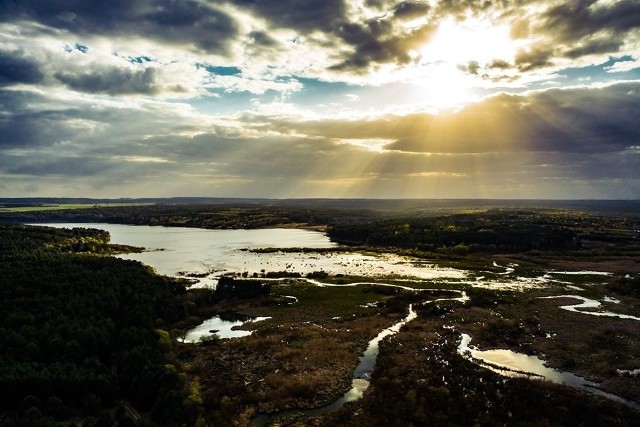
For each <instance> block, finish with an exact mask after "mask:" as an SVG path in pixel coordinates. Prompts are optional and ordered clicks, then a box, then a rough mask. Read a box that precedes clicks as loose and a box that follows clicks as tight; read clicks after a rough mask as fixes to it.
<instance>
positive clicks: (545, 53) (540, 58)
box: [515, 44, 554, 71]
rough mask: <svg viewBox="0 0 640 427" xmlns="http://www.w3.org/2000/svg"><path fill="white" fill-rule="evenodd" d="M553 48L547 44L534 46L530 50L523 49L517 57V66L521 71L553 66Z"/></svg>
mask: <svg viewBox="0 0 640 427" xmlns="http://www.w3.org/2000/svg"><path fill="white" fill-rule="evenodd" d="M553 57H554V52H553V48H552V47H550V46H548V45H546V44H538V45H534V46H532V47H531V48H529V49H521V50H520V51H519V52H518V53H517V54H516V57H515V65H516V67H517V68H518V70H520V71H531V70H535V69H537V68H542V67H546V66H549V65H552V64H553V62H552V61H551V60H552V59H553Z"/></svg>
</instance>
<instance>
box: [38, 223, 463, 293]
mask: <svg viewBox="0 0 640 427" xmlns="http://www.w3.org/2000/svg"><path fill="white" fill-rule="evenodd" d="M43 225H47V226H54V227H67V228H73V227H85V228H99V229H102V230H106V231H108V232H109V234H110V235H111V242H112V243H117V244H126V245H132V246H139V247H144V248H146V249H147V251H146V252H142V253H132V254H123V255H118V256H119V257H120V258H123V259H131V260H136V261H140V262H142V263H144V264H147V265H149V266H151V267H153V268H155V269H156V271H157V272H158V273H160V274H164V275H168V276H177V277H185V278H190V279H193V280H197V281H198V284H197V285H199V286H215V284H216V283H217V279H218V277H220V276H221V275H222V274H225V273H243V272H247V273H248V274H249V275H252V274H253V273H257V274H260V273H261V272H263V271H266V272H269V271H272V272H279V271H287V272H290V273H294V272H295V273H299V274H301V275H306V274H308V273H312V272H317V271H324V272H326V273H329V274H331V275H336V274H343V275H351V276H364V277H376V276H383V275H390V274H393V275H397V276H407V277H414V278H419V279H456V280H461V279H465V278H466V276H467V273H466V272H464V271H462V270H457V269H453V268H444V267H438V266H435V265H433V264H428V263H411V262H407V260H406V259H405V258H402V257H399V256H396V255H384V256H383V255H380V256H373V255H364V254H359V253H330V252H329V253H322V252H315V253H305V252H286V253H285V252H270V253H254V252H251V251H247V250H243V249H260V248H312V249H318V248H333V247H336V246H337V245H336V244H335V243H333V242H331V241H330V240H329V238H328V237H327V236H326V235H325V234H323V233H319V232H316V231H308V230H296V229H284V228H275V229H258V230H206V229H200V228H186V227H184V228H182V227H151V226H142V225H122V224H84V223H71V224H43ZM186 273H189V274H186ZM193 274H196V275H198V277H193ZM199 276H204V277H199Z"/></svg>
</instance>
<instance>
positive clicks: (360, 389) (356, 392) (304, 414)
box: [249, 280, 469, 427]
mask: <svg viewBox="0 0 640 427" xmlns="http://www.w3.org/2000/svg"><path fill="white" fill-rule="evenodd" d="M307 281H308V282H309V283H312V284H316V285H317V286H356V285H358V284H362V283H350V284H348V285H330V284H325V283H321V282H317V281H315V280H307ZM376 285H382V286H389V287H396V288H400V289H404V290H411V291H414V292H428V291H431V292H434V291H435V292H441V291H447V292H457V293H458V294H459V295H460V296H458V297H452V298H437V299H434V300H430V301H424V302H422V303H420V304H421V305H426V304H431V303H434V302H438V301H460V302H462V303H464V302H466V301H468V300H469V297H468V296H467V294H466V292H464V291H457V290H454V291H451V290H448V289H413V288H409V287H406V286H402V285H393V284H389V283H383V284H380V283H376ZM417 317H418V313H416V311H415V310H414V309H413V304H410V305H409V314H407V316H406V317H404V318H403V319H402V320H400V321H398V322H396V323H394V324H393V325H391V326H390V327H388V328H386V329H384V330H382V331H381V332H380V333H379V334H378V335H377V336H376V337H375V338H373V339H372V340H371V341H369V345H368V346H367V349H366V350H365V351H364V353H362V356H360V361H359V363H358V365H357V366H356V369H355V370H354V372H353V379H352V381H351V388H350V389H349V390H348V391H347V392H346V393H344V394H343V395H342V396H341V397H340V398H338V399H336V400H334V401H333V402H331V403H329V404H327V405H325V406H321V407H319V408H314V409H291V410H287V411H280V412H275V413H273V414H259V415H257V416H256V417H254V418H253V419H252V420H251V422H250V423H249V426H250V427H264V426H267V425H268V424H269V423H270V422H272V421H274V420H277V419H279V418H282V417H285V416H289V415H294V416H296V417H298V418H309V417H313V416H316V415H324V414H328V413H330V412H333V411H335V410H337V409H340V408H341V407H342V406H344V404H346V403H348V402H353V401H355V400H358V399H360V398H361V397H362V396H363V395H364V392H365V391H366V390H367V389H368V388H369V380H370V378H371V374H372V373H373V370H374V368H375V365H376V360H377V358H378V353H379V352H380V342H382V340H383V339H385V338H387V337H389V336H392V335H395V334H397V333H398V332H399V331H400V329H401V328H402V327H403V326H404V325H406V324H407V323H409V322H411V321H412V320H414V319H416V318H417Z"/></svg>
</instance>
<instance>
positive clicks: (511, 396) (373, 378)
mask: <svg viewBox="0 0 640 427" xmlns="http://www.w3.org/2000/svg"><path fill="white" fill-rule="evenodd" d="M118 209H121V208H118ZM131 209H134V208H131ZM135 209H142V210H144V209H151V208H148V207H136V208H135ZM233 209H234V210H235V211H234V212H237V210H238V209H239V208H238V207H234V208H233ZM251 209H253V208H251ZM201 210H204V208H201ZM102 212H103V215H102V217H103V218H104V212H105V211H104V210H103V211H102ZM154 212H155V214H157V210H156V211H154ZM292 212H297V211H296V210H295V209H292ZM340 212H342V213H343V214H344V212H343V211H342V210H341V211H340ZM245 213H246V212H245ZM325 213H326V212H325ZM360 214H361V216H362V217H361V219H360V220H354V219H353V217H349V218H350V219H349V221H345V220H344V219H340V220H338V222H336V223H329V221H327V224H324V227H319V224H311V225H313V227H309V226H308V225H309V224H307V225H305V224H303V223H302V222H301V221H300V218H296V221H295V222H294V221H283V223H282V224H273V223H272V222H270V223H269V224H268V225H269V227H268V228H257V229H242V230H237V229H205V228H194V227H189V226H186V227H185V226H184V224H183V225H181V226H179V227H177V226H172V227H157V226H155V227H151V226H149V225H148V224H143V225H127V224H112V223H97V222H91V223H64V224H56V225H55V226H56V227H62V228H63V229H67V230H68V229H70V228H73V227H77V228H79V229H87V228H93V229H101V230H105V231H107V232H108V233H109V237H110V241H109V242H110V243H111V244H115V245H120V246H122V247H125V245H126V246H131V247H141V248H144V249H143V250H141V251H136V252H129V253H119V254H116V256H117V257H118V259H120V260H121V262H132V261H133V262H136V263H142V264H138V265H143V266H147V267H146V268H150V269H152V270H149V273H148V274H151V275H152V276H158V277H167V280H171V281H174V282H175V283H176V284H179V286H182V287H183V289H184V292H183V293H181V294H179V295H176V301H177V304H178V307H179V310H178V311H179V313H178V312H176V315H175V316H173V320H163V323H162V325H161V326H160V327H159V328H158V326H159V325H160V324H159V323H158V321H156V329H159V330H161V331H164V332H162V334H166V335H162V334H161V336H162V337H164V338H163V340H164V341H163V342H164V344H163V345H164V350H163V351H164V354H165V357H167V358H170V359H171V364H172V366H174V368H175V369H176V371H177V372H180V373H181V375H182V378H183V379H184V385H183V386H182V387H183V390H185V393H186V394H187V395H186V396H185V398H184V399H185V400H183V404H184V405H186V406H187V407H188V409H187V410H185V411H184V416H183V419H184V420H185V424H189V425H190V424H198V425H208V424H211V425H215V424H218V425H220V424H224V425H238V426H243V425H305V426H306V425H327V426H328V425H345V426H350V425H353V426H360V425H362V426H364V425H372V424H373V425H409V424H413V425H473V424H478V425H495V424H504V423H507V424H509V425H579V424H583V425H634V422H635V421H634V420H635V419H637V418H636V417H637V416H638V415H639V414H638V405H637V403H638V402H639V401H640V383H639V382H638V381H639V378H638V376H637V375H635V374H634V373H635V372H637V371H638V369H640V364H639V363H640V362H638V360H640V357H639V356H640V322H639V321H638V319H640V304H639V298H640V284H639V277H640V276H639V275H638V273H639V271H640V268H639V265H638V263H639V262H638V253H639V252H638V235H637V230H638V229H639V228H640V226H639V225H638V224H639V221H638V218H637V217H636V216H633V215H631V214H625V215H619V216H616V215H612V214H607V215H601V216H599V215H595V214H586V213H582V212H576V211H567V210H562V211H556V210H553V211H548V210H526V211H524V210H516V211H508V212H506V211H492V210H489V211H486V212H485V211H483V212H480V213H478V212H474V213H471V214H458V213H455V214H447V215H444V216H442V215H433V214H432V215H430V216H427V215H425V214H424V213H421V214H419V215H417V214H415V213H414V214H412V216H410V217H407V216H402V217H397V214H393V215H392V214H389V213H388V212H384V213H380V214H376V213H370V212H369V213H360ZM44 215H47V214H46V213H45V214H44ZM51 215H52V214H51ZM218 215H219V216H222V214H220V213H219V212H218ZM229 215H231V214H230V213H229ZM261 215H262V216H261V218H263V219H262V221H263V220H264V212H261ZM55 217H56V218H59V217H60V213H59V212H58V211H56V212H55ZM336 217H339V218H343V217H340V216H338V215H336ZM137 218H138V222H144V220H142V221H141V220H140V217H137ZM248 218H249V219H250V218H251V216H250V215H249V216H248ZM35 219H36V221H33V222H38V221H37V218H35ZM371 223H374V224H375V227H374V226H372V225H371ZM287 224H288V225H287ZM274 225H275V226H277V227H276V228H272V227H273V226H274ZM505 227H506V230H505V229H504V228H505ZM514 228H515V229H517V230H516V231H514ZM46 230H49V229H46ZM510 233H511V235H512V236H513V240H512V242H511V243H508V242H507V240H505V239H506V237H505V236H509V235H510ZM526 233H534V234H536V236H537V237H536V239H528V240H527V239H525V238H524V237H523V236H525V235H526ZM376 236H377V237H376ZM87 241H88V239H87V238H84V242H85V245H86V242H87ZM77 243H78V242H76V243H74V244H72V245H71V246H70V247H71V249H72V252H73V251H74V250H73V248H74V247H77ZM74 245H76V246H74ZM94 249H95V248H94ZM76 252H80V253H85V252H86V251H84V252H83V251H76ZM81 256H86V255H81ZM102 256H104V255H102ZM165 317H166V316H165ZM471 337H472V339H473V343H474V345H473V346H471V345H470V344H469V340H470V339H471ZM480 349H482V350H480ZM525 362H527V363H529V365H527V364H526V363H525ZM531 363H533V365H532V364H531ZM505 364H506V365H507V366H504V365H505ZM509 364H511V365H509ZM513 364H515V365H513ZM505 372H506V373H510V375H505ZM554 375H556V376H555V377H554ZM544 378H547V379H548V381H545V380H544ZM554 378H556V379H557V378H562V379H558V380H555V381H554ZM38 398H39V399H40V400H41V401H42V397H38ZM107 402H108V400H105V402H104V403H101V406H100V407H101V408H102V409H103V411H106V413H109V414H110V415H111V416H112V417H115V416H116V415H117V409H118V405H120V407H122V404H116V407H115V409H109V404H108V403H107ZM185 402H190V403H189V404H188V405H187V404H186V403H185ZM65 404H66V401H65ZM131 405H132V408H133V409H135V410H136V411H137V413H138V416H139V420H146V422H158V418H154V412H153V411H152V410H151V409H145V407H144V406H140V405H139V404H136V403H133V404H131ZM70 406H73V404H70ZM138 407H140V409H138ZM40 410H41V411H43V409H40ZM114 411H115V412H114ZM5 417H6V416H5ZM54 418H55V417H54ZM134 418H135V417H134ZM160 424H162V423H160Z"/></svg>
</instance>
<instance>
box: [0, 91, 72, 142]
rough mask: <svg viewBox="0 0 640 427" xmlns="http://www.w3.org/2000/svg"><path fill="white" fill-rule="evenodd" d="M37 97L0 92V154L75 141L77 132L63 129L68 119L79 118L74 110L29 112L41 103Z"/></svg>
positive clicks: (41, 99)
mask: <svg viewBox="0 0 640 427" xmlns="http://www.w3.org/2000/svg"><path fill="white" fill-rule="evenodd" d="M43 100H44V98H43V97H42V96H39V95H33V94H31V93H28V92H20V91H0V106H1V107H3V108H6V111H7V113H6V114H2V115H0V150H2V149H7V148H8V149H11V148H26V147H42V146H48V145H53V144H55V143H56V142H59V141H64V140H70V139H73V138H75V137H76V133H77V130H75V129H73V128H70V127H67V126H66V125H65V120H66V119H67V118H68V117H70V116H71V117H73V116H78V115H80V113H81V112H80V110H79V109H77V108H51V109H42V110H37V111H31V110H29V105H30V104H32V103H38V102H41V101H43Z"/></svg>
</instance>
